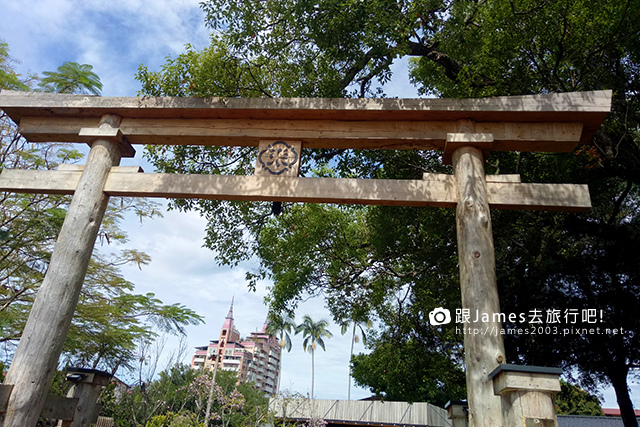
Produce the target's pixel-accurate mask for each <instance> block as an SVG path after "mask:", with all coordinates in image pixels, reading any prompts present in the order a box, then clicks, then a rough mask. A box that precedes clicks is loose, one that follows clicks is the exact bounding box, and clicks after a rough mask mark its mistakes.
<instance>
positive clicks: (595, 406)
mask: <svg viewBox="0 0 640 427" xmlns="http://www.w3.org/2000/svg"><path fill="white" fill-rule="evenodd" d="M560 388H561V390H560V393H557V394H555V395H554V396H553V401H554V402H555V404H556V410H557V412H558V414H562V415H587V416H600V417H602V416H604V412H602V407H601V406H600V399H598V398H597V397H596V396H594V395H592V394H589V393H588V392H587V391H585V390H583V389H581V388H580V387H578V386H576V385H573V384H569V383H568V382H566V381H562V380H560Z"/></svg>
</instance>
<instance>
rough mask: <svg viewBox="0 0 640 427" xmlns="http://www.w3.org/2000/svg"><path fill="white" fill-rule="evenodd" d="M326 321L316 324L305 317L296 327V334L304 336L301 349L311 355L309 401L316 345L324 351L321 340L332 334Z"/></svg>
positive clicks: (312, 384) (312, 383)
mask: <svg viewBox="0 0 640 427" xmlns="http://www.w3.org/2000/svg"><path fill="white" fill-rule="evenodd" d="M327 326H329V323H327V321H326V320H319V321H318V322H314V321H313V319H312V318H311V317H310V316H308V315H305V316H304V317H303V318H302V323H301V324H299V325H298V326H296V334H299V333H300V332H302V334H303V336H304V341H302V348H303V349H304V350H305V351H309V353H311V400H313V386H314V379H315V378H314V369H315V352H316V344H318V345H319V346H320V347H322V349H323V350H325V351H326V349H325V347H324V340H323V338H331V337H332V336H333V334H332V333H331V332H329V331H328V330H327Z"/></svg>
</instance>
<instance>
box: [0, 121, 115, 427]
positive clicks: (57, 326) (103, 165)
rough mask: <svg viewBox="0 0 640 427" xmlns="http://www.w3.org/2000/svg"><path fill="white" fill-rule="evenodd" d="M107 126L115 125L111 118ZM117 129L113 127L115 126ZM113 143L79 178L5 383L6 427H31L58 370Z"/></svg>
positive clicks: (101, 147) (101, 148)
mask: <svg viewBox="0 0 640 427" xmlns="http://www.w3.org/2000/svg"><path fill="white" fill-rule="evenodd" d="M105 121H107V122H113V121H114V118H113V117H106V118H105ZM116 127H117V126H116ZM120 157H121V152H120V149H119V148H118V145H117V143H115V142H111V141H106V140H97V141H95V143H94V144H93V147H92V148H91V151H90V152H89V156H88V158H87V164H86V165H85V167H84V170H83V171H82V173H81V176H80V179H79V181H78V185H77V188H76V191H75V194H74V197H73V199H72V201H71V204H70V206H69V209H68V211H67V215H66V217H65V220H64V223H63V225H62V228H61V230H60V234H59V235H58V239H57V241H56V244H55V248H54V251H53V255H52V257H51V261H50V263H49V267H48V269H47V273H46V275H45V278H44V280H43V282H42V285H41V286H40V289H39V291H38V295H37V297H36V299H35V301H34V303H33V307H32V309H31V312H30V314H29V319H28V320H27V324H26V326H25V328H24V330H23V332H22V337H21V339H20V343H19V345H18V348H17V349H16V352H15V355H14V357H13V360H12V363H11V366H10V368H9V371H8V373H7V376H6V380H5V383H6V384H13V385H14V390H13V393H12V394H11V397H10V399H9V403H8V405H7V412H6V415H5V420H4V424H3V426H4V427H25V426H35V425H36V422H37V420H38V417H39V414H40V412H41V410H42V407H43V404H44V401H45V396H46V393H47V391H48V389H49V385H50V383H51V379H52V378H53V374H54V373H55V371H56V368H57V366H58V359H59V357H60V353H61V352H62V347H63V345H64V342H65V339H66V336H67V332H68V330H69V326H70V324H71V319H72V317H73V313H74V311H75V307H76V304H77V302H78V297H79V294H80V290H81V288H82V284H83V282H84V276H85V274H86V270H87V266H88V264H89V259H90V258H91V253H92V251H93V246H94V243H95V240H96V237H97V234H98V230H99V228H100V224H101V222H102V217H103V215H104V212H105V209H106V206H107V201H108V199H109V196H107V195H106V194H105V193H104V192H103V187H104V184H105V182H106V180H107V177H108V176H109V172H110V169H111V167H112V166H114V165H116V164H117V163H118V162H119V161H120Z"/></svg>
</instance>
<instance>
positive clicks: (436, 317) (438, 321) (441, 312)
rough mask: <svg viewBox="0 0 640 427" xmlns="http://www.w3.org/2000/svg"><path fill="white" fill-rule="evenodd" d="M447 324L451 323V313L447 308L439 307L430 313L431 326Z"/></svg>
mask: <svg viewBox="0 0 640 427" xmlns="http://www.w3.org/2000/svg"><path fill="white" fill-rule="evenodd" d="M447 323H451V312H449V310H447V309H446V308H442V307H438V308H435V309H433V311H431V312H430V313H429V324H430V325H432V326H435V325H446V324H447Z"/></svg>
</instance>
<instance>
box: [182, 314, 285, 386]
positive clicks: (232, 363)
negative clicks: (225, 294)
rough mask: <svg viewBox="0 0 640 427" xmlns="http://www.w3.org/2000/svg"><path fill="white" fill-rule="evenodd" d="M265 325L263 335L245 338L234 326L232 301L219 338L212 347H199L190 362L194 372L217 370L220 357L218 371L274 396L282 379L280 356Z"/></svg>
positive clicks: (276, 341) (255, 333) (252, 335)
mask: <svg viewBox="0 0 640 427" xmlns="http://www.w3.org/2000/svg"><path fill="white" fill-rule="evenodd" d="M266 328H267V323H266V322H265V324H264V326H263V327H262V331H261V332H252V333H251V335H250V336H249V337H247V338H245V339H241V338H240V332H238V330H237V329H236V328H235V327H234V325H233V301H232V302H231V308H230V309H229V314H227V317H226V318H225V319H224V323H223V324H222V329H221V330H220V337H219V338H218V339H217V340H215V341H210V342H209V345H207V346H201V347H196V351H195V354H194V355H193V358H192V360H191V369H210V370H213V369H214V368H215V362H216V359H215V355H216V354H217V355H218V369H221V370H223V371H233V372H236V373H237V375H238V382H250V383H253V384H254V385H255V386H256V387H258V389H260V390H262V391H263V392H264V393H265V394H267V395H270V396H274V395H275V394H276V393H277V391H278V377H279V376H280V353H281V348H280V346H279V345H278V339H277V338H276V337H275V336H273V335H270V334H268V333H267V332H266Z"/></svg>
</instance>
